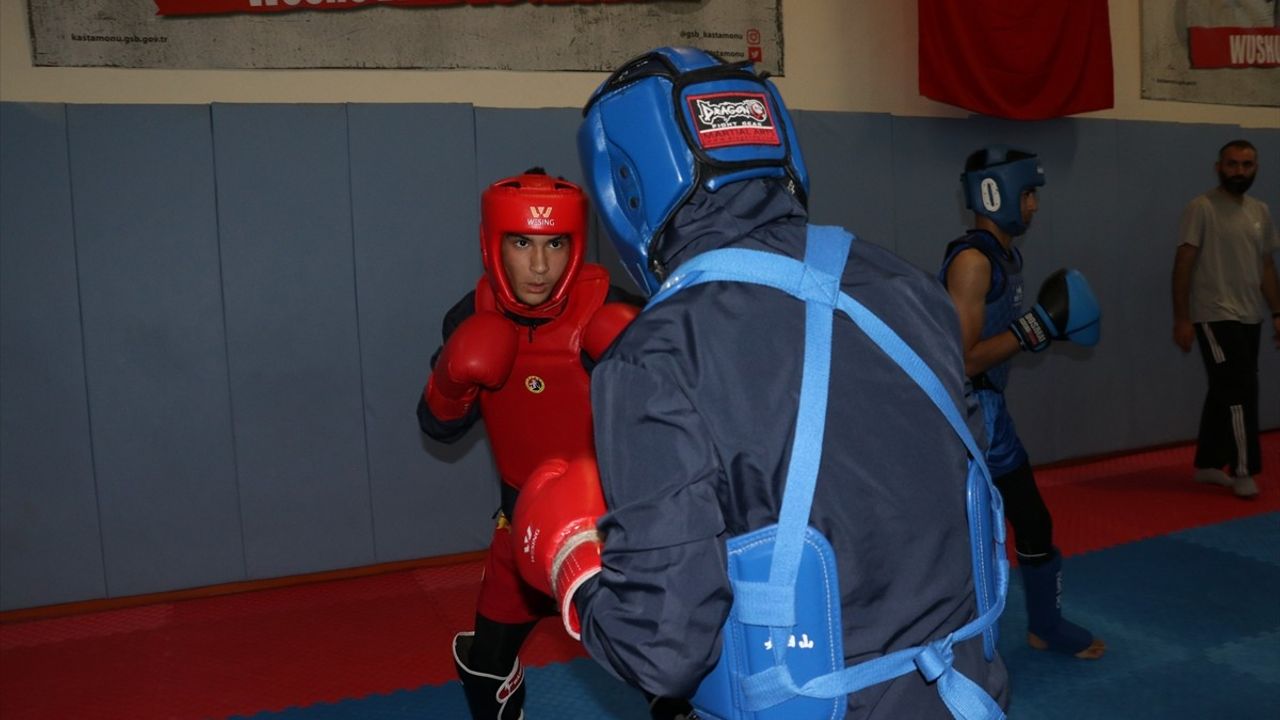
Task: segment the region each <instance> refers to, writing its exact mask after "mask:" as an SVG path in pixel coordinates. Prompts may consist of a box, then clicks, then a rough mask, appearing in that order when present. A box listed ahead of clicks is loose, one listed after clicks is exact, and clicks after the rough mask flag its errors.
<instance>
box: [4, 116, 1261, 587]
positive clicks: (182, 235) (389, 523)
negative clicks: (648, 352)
mask: <svg viewBox="0 0 1280 720" xmlns="http://www.w3.org/2000/svg"><path fill="white" fill-rule="evenodd" d="M578 119H579V113H578V110H577V109H573V108H550V109H540V110H511V109H493V108H473V107H471V106H469V105H443V104H403V105H345V106H344V105H220V104H219V105H213V106H204V105H201V106H173V105H169V106H62V105H29V104H15V103H4V104H0V182H2V183H3V193H0V281H2V284H0V292H2V293H3V294H2V299H3V305H0V321H2V322H0V349H2V350H3V355H2V356H0V382H2V383H3V393H2V394H0V540H2V542H0V609H5V610H7V609H13V608H21V607H30V606H34V605H43V604H50V603H57V602H65V601H72V600H85V599H93V598H100V597H115V596H120V595H129V594H136V593H143V592H154V591H162V590H174V589H181V588H185V587H192V586H196V585H205V584H210V583H218V582H226V581H231V580H246V579H254V578H265V577H277V576H284V575H291V574H298V573H304V572H311V571H322V570H331V569H339V568H344V567H351V566H356V565H365V564H370V563H375V562H390V561H396V560H405V559H410V558H418V557H424V556H432V555H444V554H451V553H457V552H465V551H470V550H478V549H481V548H483V547H484V546H485V544H486V543H487V540H488V537H489V534H490V532H491V529H492V521H491V520H490V515H491V513H492V512H493V509H494V508H495V507H496V506H497V503H498V488H497V482H496V479H495V476H494V472H493V463H492V461H491V459H490V457H489V449H488V445H487V443H486V442H485V440H484V433H483V426H480V427H477V428H476V429H474V430H473V431H472V432H471V433H469V434H468V435H467V436H466V437H465V438H463V439H462V440H461V441H460V442H458V443H457V444H455V445H452V446H442V445H439V444H437V443H435V442H433V441H430V440H427V439H425V438H423V437H422V435H421V434H420V433H419V431H418V429H417V423H416V420H415V418H414V407H415V404H416V402H417V399H418V396H419V394H420V393H421V391H422V387H423V384H424V382H425V380H426V376H427V372H428V367H429V362H430V357H431V354H432V353H433V352H434V351H435V349H436V347H437V346H438V345H439V343H440V329H441V328H440V325H441V320H442V319H443V315H444V313H445V311H446V310H447V309H448V308H449V307H450V306H451V305H453V303H454V302H456V301H457V299H458V298H460V297H461V296H462V295H463V294H464V293H465V292H467V291H468V290H469V289H471V288H472V287H474V285H475V282H476V280H477V279H478V277H479V276H480V272H481V268H480V263H479V253H478V244H477V239H478V235H477V230H478V222H479V217H478V193H479V191H480V190H482V189H483V188H484V187H485V186H486V185H488V184H489V183H490V182H492V181H493V180H494V179H496V178H498V177H502V176H506V175H511V174H514V173H518V172H520V171H521V170H524V169H525V168H527V167H529V166H531V165H542V166H544V167H546V168H547V169H548V170H549V171H550V172H552V173H555V174H558V175H563V176H565V177H567V178H569V179H570V180H574V181H580V180H581V170H580V168H579V166H578V159H577V153H576V146H575V133H576V130H577V125H578ZM794 119H795V122H796V127H797V131H798V133H799V135H800V139H801V144H802V146H803V150H804V152H805V156H806V159H807V163H808V166H809V171H810V176H811V180H812V192H811V206H810V209H811V213H812V218H813V220H814V222H817V223H822V224H839V225H844V226H846V227H848V228H849V229H851V230H853V231H854V232H855V233H857V234H858V235H859V236H860V237H861V238H862V239H863V240H864V241H866V242H874V243H877V244H880V245H883V246H885V247H888V248H891V249H893V250H895V251H897V252H898V253H899V254H901V255H903V256H904V257H906V258H907V259H908V260H910V261H911V262H913V263H915V264H916V265H918V266H919V267H921V268H922V269H924V270H925V271H927V272H930V273H932V272H935V271H936V268H937V265H938V262H939V260H940V258H941V255H942V252H943V248H944V247H945V245H946V243H947V242H948V241H949V240H951V239H952V238H954V237H956V236H957V235H959V234H960V233H961V232H962V231H963V230H964V229H965V227H966V226H967V224H968V222H969V218H968V213H967V212H966V211H965V209H964V207H963V200H962V198H961V195H960V191H959V182H958V177H959V173H960V170H961V167H962V165H963V162H964V158H965V156H966V155H967V154H968V153H969V151H971V150H972V149H974V148H977V147H979V146H981V145H983V144H987V143H993V142H1004V143H1011V144H1020V145H1025V146H1027V147H1029V148H1032V149H1035V150H1036V151H1038V152H1039V153H1040V154H1041V155H1042V157H1043V158H1044V162H1045V167H1046V171H1047V174H1048V185H1047V186H1046V188H1045V189H1044V191H1043V192H1042V193H1041V211H1040V213H1039V215H1038V216H1037V218H1036V221H1035V223H1034V225H1033V227H1032V229H1031V231H1030V232H1029V233H1028V234H1027V236H1026V237H1025V238H1023V239H1022V240H1021V241H1020V243H1021V247H1022V250H1023V252H1024V255H1025V258H1026V274H1027V278H1028V286H1029V292H1031V293H1034V292H1035V288H1036V287H1038V284H1039V282H1040V280H1041V279H1042V278H1043V277H1044V276H1046V275H1047V274H1048V273H1050V272H1051V271H1053V270H1054V269H1056V268H1058V267H1061V266H1072V267H1076V268H1079V269H1080V270H1082V271H1083V272H1085V274H1086V275H1087V276H1088V277H1089V279H1090V281H1091V283H1092V284H1093V287H1094V289H1095V291H1096V292H1097V294H1098V296H1099V299H1100V300H1101V302H1102V305H1103V308H1104V328H1103V340H1102V343H1101V344H1099V345H1098V346H1097V347H1095V348H1091V349H1085V348H1077V347H1070V346H1065V347H1064V346H1061V345H1059V346H1055V347H1054V348H1053V349H1052V350H1051V351H1050V352H1047V353H1043V354H1039V355H1035V356H1020V357H1018V358H1016V359H1015V364H1016V369H1015V372H1014V375H1013V384H1012V386H1011V389H1010V403H1011V405H1012V407H1013V411H1014V414H1015V417H1017V418H1018V422H1019V427H1020V430H1021V432H1022V435H1023V438H1024V440H1025V442H1026V444H1027V446H1028V449H1029V450H1030V452H1031V455H1032V458H1033V460H1034V461H1035V462H1037V463H1047V462H1052V461H1055V460H1060V459H1065V458H1070V457H1077V456H1083V455H1090V454H1097V453H1104V452H1110V451H1115V450H1122V449H1130V448H1140V447H1145V446H1149V445H1154V444H1160V443H1168V442H1174V441H1181V440H1187V439H1190V438H1191V437H1193V436H1194V433H1195V428H1196V421H1197V416H1198V412H1199V406H1200V402H1201V400H1202V397H1203V393H1204V384H1205V382H1204V377H1203V371H1202V369H1201V367H1200V360H1199V358H1198V356H1196V355H1195V354H1191V355H1183V354H1182V353H1181V352H1179V351H1178V350H1177V349H1176V348H1175V347H1174V346H1173V344H1172V342H1171V340H1170V331H1171V327H1170V325H1171V321H1170V312H1169V289H1168V287H1169V285H1168V283H1169V271H1170V268H1171V264H1172V259H1173V250H1174V242H1175V232H1176V229H1177V223H1178V216H1179V214H1180V213H1181V210H1182V207H1183V206H1184V205H1185V204H1186V203H1187V201H1188V200H1190V198H1191V197H1192V196H1194V195H1195V194H1197V193H1199V192H1202V191H1203V190H1205V189H1208V188H1209V187H1211V186H1212V185H1214V183H1215V178H1214V176H1213V172H1212V163H1213V159H1214V156H1215V153H1216V151H1217V148H1218V147H1219V146H1220V145H1221V144H1222V143H1223V142H1224V141H1226V140H1227V139H1230V138H1232V137H1236V136H1245V137H1248V138H1250V139H1251V140H1252V141H1253V142H1254V143H1255V144H1257V145H1258V147H1259V149H1260V152H1261V156H1262V164H1263V166H1264V167H1263V172H1262V173H1261V174H1260V176H1259V179H1258V182H1257V184H1256V185H1255V188H1254V190H1253V194H1254V195H1255V196H1257V197H1259V198H1260V199H1262V200H1264V201H1265V202H1268V203H1269V204H1270V205H1271V207H1272V209H1273V212H1274V211H1280V192H1277V191H1278V189H1280V175H1277V174H1276V173H1271V172H1268V170H1267V168H1268V167H1269V165H1268V163H1269V160H1268V158H1276V157H1280V131H1277V130H1255V129H1250V130H1240V129H1238V128H1235V127H1232V126H1222V125H1213V126H1210V125H1188V124H1172V123H1146V122H1127V121H1110V120H1079V119H1062V120H1054V121H1048V122H1040V123H1015V122H1009V121H1001V120H994V119H990V118H982V117H971V118H967V119H928V118H901V117H891V116H888V115H881V114H864V113H834V112H805V111H799V112H796V113H794ZM588 255H589V257H591V258H592V259H593V260H595V261H597V262H601V263H603V264H604V265H605V266H606V267H608V268H610V269H611V270H612V271H613V272H614V274H615V278H614V280H615V283H617V284H619V285H621V286H623V287H625V288H628V289H631V284H630V280H629V279H627V278H626V277H625V275H624V274H623V273H621V272H620V271H619V270H618V265H617V259H616V254H615V253H614V252H613V249H612V247H611V246H610V244H609V243H607V242H600V241H599V233H598V232H597V233H595V235H594V237H593V245H592V247H590V248H589V249H588ZM1261 383H1262V392H1261V397H1262V408H1261V409H1262V425H1263V426H1264V427H1267V428H1274V427H1280V353H1277V352H1275V351H1273V350H1271V349H1270V345H1269V343H1268V342H1266V340H1265V339H1264V348H1263V351H1262V355H1261Z"/></svg>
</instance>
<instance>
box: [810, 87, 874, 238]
mask: <svg viewBox="0 0 1280 720" xmlns="http://www.w3.org/2000/svg"><path fill="white" fill-rule="evenodd" d="M791 116H792V118H791V119H792V120H793V121H794V122H795V125H796V135H797V136H798V137H799V139H800V148H801V150H802V151H803V152H804V161H805V166H806V168H807V170H808V171H809V219H810V221H811V222H813V223H815V224H818V225H839V226H841V227H843V228H845V229H847V230H848V231H849V232H852V233H853V234H855V235H857V236H858V237H859V238H860V239H862V240H863V241H866V242H873V243H875V244H877V245H880V246H881V247H887V248H889V249H890V250H896V248H895V247H894V245H895V243H896V240H897V238H896V232H895V228H894V226H893V217H892V216H891V215H890V214H889V213H886V212H884V209H885V208H887V207H892V204H893V192H894V187H893V173H894V167H893V154H892V152H893V144H892V139H893V120H892V118H890V116H888V115H881V114H872V113H858V114H854V113H838V112H817V111H800V110H797V111H794V112H792V113H791Z"/></svg>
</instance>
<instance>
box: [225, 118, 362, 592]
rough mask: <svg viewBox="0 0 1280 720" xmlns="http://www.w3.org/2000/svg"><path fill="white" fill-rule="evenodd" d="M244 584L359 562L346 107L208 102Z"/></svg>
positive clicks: (358, 436)
mask: <svg viewBox="0 0 1280 720" xmlns="http://www.w3.org/2000/svg"><path fill="white" fill-rule="evenodd" d="M213 134H214V148H215V164H216V167H217V185H218V223H219V231H220V235H221V242H222V270H223V285H224V294H225V298H226V317H227V346H228V349H227V353H228V357H229V363H230V371H231V402H232V413H233V418H234V428H235V441H236V451H237V458H238V463H239V477H240V496H241V505H242V514H243V524H244V543H245V557H246V563H247V568H248V576H249V577H250V578H261V577H273V576H277V575H287V574H293V573H303V572H311V571H318V570H331V569H334V568H342V567H350V566H354V565H361V564H366V563H371V562H373V561H374V560H375V556H374V550H373V529H372V526H373V522H372V517H371V509H370V497H369V476H368V466H367V454H366V451H365V447H366V446H365V435H364V406H363V398H362V396H361V392H362V391H361V384H360V378H361V372H360V350H359V346H358V332H359V330H358V323H357V316H356V294H355V267H354V252H353V246H352V217H351V190H350V169H349V163H348V150H347V117H346V108H345V107H343V106H341V105H287V106H286V105H214V106H213Z"/></svg>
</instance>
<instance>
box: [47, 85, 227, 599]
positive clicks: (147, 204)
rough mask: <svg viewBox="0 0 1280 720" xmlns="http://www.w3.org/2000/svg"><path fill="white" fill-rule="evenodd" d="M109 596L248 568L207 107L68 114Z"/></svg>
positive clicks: (219, 577) (218, 578)
mask: <svg viewBox="0 0 1280 720" xmlns="http://www.w3.org/2000/svg"><path fill="white" fill-rule="evenodd" d="M67 121H68V126H69V128H68V138H69V146H70V154H71V183H72V188H73V191H74V193H75V210H74V212H75V223H76V247H77V256H78V258H79V271H80V288H81V297H82V299H83V322H84V343H85V366H86V374H87V378H88V384H89V408H90V413H89V417H90V420H91V422H92V432H93V448H94V468H95V474H96V476H97V479H98V503H99V507H100V512H101V517H102V537H103V549H104V553H103V556H104V561H105V565H106V570H107V591H108V594H109V595H112V596H116V595H136V594H139V593H146V592H156V591H161V590H167V589H170V588H172V587H174V585H175V584H177V585H179V586H184V587H185V586H194V585H207V584H211V583H217V582H227V581H232V580H241V579H243V578H244V555H243V552H242V549H241V544H240V515H239V507H238V497H237V493H236V478H235V454H234V450H233V448H232V442H231V412H230V403H229V400H228V396H227V356H226V341H225V338H224V336H223V322H222V291H221V278H220V277H219V272H218V236H217V217H216V214H215V213H216V210H215V191H214V186H213V148H212V145H211V143H210V132H209V112H208V108H202V107H197V106H175V105H170V106H158V107H148V106H141V105H70V106H68V108H67Z"/></svg>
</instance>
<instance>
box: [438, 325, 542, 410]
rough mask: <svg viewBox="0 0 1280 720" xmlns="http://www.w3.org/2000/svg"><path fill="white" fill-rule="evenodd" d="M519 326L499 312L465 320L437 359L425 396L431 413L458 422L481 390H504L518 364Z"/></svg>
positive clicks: (450, 337)
mask: <svg viewBox="0 0 1280 720" xmlns="http://www.w3.org/2000/svg"><path fill="white" fill-rule="evenodd" d="M519 342H520V340H519V334H518V329H517V328H516V326H515V323H512V322H511V321H510V320H508V319H506V318H504V317H502V316H501V315H499V314H498V313H495V312H477V313H476V314H475V315H472V316H471V317H469V318H467V319H466V320H464V321H462V324H461V325H459V326H458V328H457V329H456V330H454V331H453V334H452V335H450V336H449V341H448V342H446V343H445V344H444V349H443V350H441V351H440V357H439V358H437V359H436V366H435V369H434V370H432V371H431V379H430V380H428V381H427V389H426V390H425V391H424V393H423V396H424V397H425V398H426V400H427V407H428V408H430V409H431V414H433V415H435V416H436V418H438V419H440V420H456V419H458V418H460V417H462V416H463V415H466V414H467V411H468V410H470V409H471V403H473V402H475V399H476V395H477V394H478V393H479V392H480V388H485V389H488V390H495V389H497V388H499V387H502V384H503V383H504V382H506V381H507V376H508V375H510V374H511V368H512V366H513V365H515V361H516V348H517V346H518V343H519Z"/></svg>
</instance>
